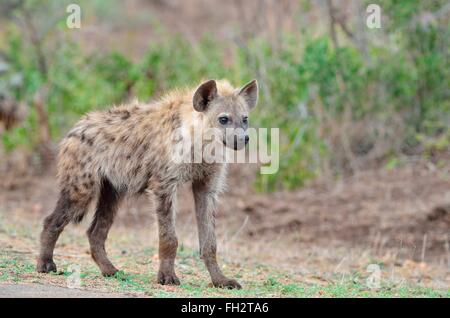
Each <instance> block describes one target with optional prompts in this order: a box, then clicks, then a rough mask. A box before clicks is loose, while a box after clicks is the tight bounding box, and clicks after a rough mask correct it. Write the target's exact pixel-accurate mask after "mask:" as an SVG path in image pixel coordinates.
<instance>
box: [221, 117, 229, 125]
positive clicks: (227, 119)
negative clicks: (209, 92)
mask: <svg viewBox="0 0 450 318" xmlns="http://www.w3.org/2000/svg"><path fill="white" fill-rule="evenodd" d="M229 121H230V119H229V118H228V117H227V116H220V117H219V123H221V124H222V125H226V124H228V122H229Z"/></svg>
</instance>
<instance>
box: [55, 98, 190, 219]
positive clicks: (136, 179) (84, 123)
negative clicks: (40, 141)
mask: <svg viewBox="0 0 450 318" xmlns="http://www.w3.org/2000/svg"><path fill="white" fill-rule="evenodd" d="M175 106H176V105H172V104H169V105H164V107H151V106H148V105H144V106H137V105H132V106H120V107H116V108H113V109H111V110H109V111H105V112H94V113H90V114H88V115H87V116H85V117H84V118H83V119H82V120H80V121H79V122H78V123H77V124H76V125H75V126H74V128H73V129H72V130H71V131H70V132H69V133H68V134H67V136H66V137H65V138H64V139H63V141H62V142H61V145H60V151H59V159H58V181H59V185H60V188H61V191H62V192H65V193H66V194H67V196H68V199H70V200H71V201H76V202H82V201H90V200H92V199H93V197H94V196H96V195H97V194H98V193H99V192H100V191H101V189H102V186H104V184H105V182H107V183H110V185H111V186H112V187H113V188H114V189H115V191H119V192H127V193H131V194H135V193H139V192H143V191H144V190H145V189H146V188H147V187H148V184H149V180H150V179H151V178H152V177H154V178H156V177H158V178H159V177H161V176H156V175H155V174H158V173H161V172H163V171H166V173H167V170H168V169H170V167H167V165H168V162H169V151H170V146H171V142H172V141H171V139H172V135H171V133H172V132H173V131H174V129H177V128H179V126H180V125H181V123H180V118H179V107H175ZM80 213H81V212H80ZM76 214H77V213H76ZM83 214H84V213H83ZM81 217H82V215H75V216H74V218H75V221H76V220H77V219H81Z"/></svg>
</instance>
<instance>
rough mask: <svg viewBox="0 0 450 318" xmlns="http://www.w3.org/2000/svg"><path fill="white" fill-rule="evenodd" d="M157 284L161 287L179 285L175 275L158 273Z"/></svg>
mask: <svg viewBox="0 0 450 318" xmlns="http://www.w3.org/2000/svg"><path fill="white" fill-rule="evenodd" d="M158 283H159V284H161V285H180V280H179V279H178V277H177V275H176V274H175V273H165V272H161V271H159V272H158Z"/></svg>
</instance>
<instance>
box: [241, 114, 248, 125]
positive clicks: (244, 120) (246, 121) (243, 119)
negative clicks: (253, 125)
mask: <svg viewBox="0 0 450 318" xmlns="http://www.w3.org/2000/svg"><path fill="white" fill-rule="evenodd" d="M242 122H243V123H244V124H248V117H247V116H245V117H244V118H242Z"/></svg>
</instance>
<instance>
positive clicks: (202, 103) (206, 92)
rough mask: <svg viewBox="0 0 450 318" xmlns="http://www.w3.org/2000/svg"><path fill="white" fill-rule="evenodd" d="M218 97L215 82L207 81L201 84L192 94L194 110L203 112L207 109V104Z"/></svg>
mask: <svg viewBox="0 0 450 318" xmlns="http://www.w3.org/2000/svg"><path fill="white" fill-rule="evenodd" d="M217 96H218V94H217V85H216V81H215V80H209V81H207V82H204V83H203V84H201V85H200V86H199V87H198V88H197V90H196V91H195V93H194V99H193V103H194V109H195V110H196V111H198V112H203V111H205V110H206V109H207V108H208V105H209V103H210V102H211V101H212V100H213V99H214V98H216V97H217Z"/></svg>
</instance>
